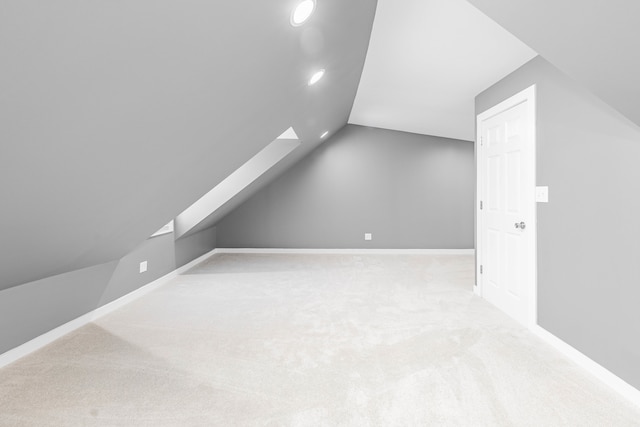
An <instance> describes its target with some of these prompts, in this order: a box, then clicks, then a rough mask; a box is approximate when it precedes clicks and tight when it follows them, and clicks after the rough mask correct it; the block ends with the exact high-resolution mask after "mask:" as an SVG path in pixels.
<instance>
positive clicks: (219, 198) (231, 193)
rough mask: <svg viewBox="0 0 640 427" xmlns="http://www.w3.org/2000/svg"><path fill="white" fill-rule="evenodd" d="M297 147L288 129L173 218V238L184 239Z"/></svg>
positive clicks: (296, 141)
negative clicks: (174, 236)
mask: <svg viewBox="0 0 640 427" xmlns="http://www.w3.org/2000/svg"><path fill="white" fill-rule="evenodd" d="M299 146H300V139H299V138H298V135H297V134H296V132H295V131H294V129H293V128H291V127H290V128H289V129H287V130H286V131H284V132H283V133H282V134H281V135H280V136H279V137H278V138H276V139H275V140H273V141H272V142H271V143H270V144H269V145H267V146H266V147H264V148H263V149H262V150H260V151H259V152H258V153H257V154H256V155H255V156H253V157H252V158H251V159H249V160H248V161H247V162H246V163H244V164H243V165H242V166H240V167H239V168H238V169H236V170H235V171H234V172H233V173H231V174H230V175H229V176H228V177H227V178H225V179H224V180H222V181H221V182H220V183H219V184H218V185H216V186H215V187H214V188H213V189H212V190H211V191H209V192H208V193H207V194H205V195H204V196H202V197H201V198H200V199H198V200H197V201H196V202H195V203H194V204H192V205H191V206H189V207H188V208H187V209H185V211H184V212H182V213H181V214H180V215H178V216H177V217H176V219H175V235H176V238H177V239H179V238H181V237H184V236H186V235H187V234H188V233H189V232H191V231H193V230H194V229H195V228H196V227H197V226H198V225H200V224H201V223H202V222H203V221H205V220H206V219H207V218H208V217H210V216H211V215H212V214H214V213H215V212H216V211H218V209H220V208H221V207H223V206H224V205H225V204H226V203H228V202H229V201H230V200H231V199H233V198H234V197H235V196H236V195H237V194H238V193H240V192H241V191H242V190H244V189H245V188H247V187H248V186H249V185H251V183H253V182H254V181H256V180H257V179H258V178H260V177H261V176H262V175H263V174H264V173H266V172H267V171H268V170H269V169H271V168H272V167H274V166H275V165H276V164H278V163H279V162H280V161H281V160H282V159H284V158H285V157H286V156H287V155H289V153H291V152H292V151H293V150H295V149H296V148H298V147H299Z"/></svg>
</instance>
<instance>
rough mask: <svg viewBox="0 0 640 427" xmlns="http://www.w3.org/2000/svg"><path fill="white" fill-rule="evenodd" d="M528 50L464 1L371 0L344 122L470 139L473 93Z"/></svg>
mask: <svg viewBox="0 0 640 427" xmlns="http://www.w3.org/2000/svg"><path fill="white" fill-rule="evenodd" d="M535 56H536V52H534V51H533V50H532V49H530V48H529V47H527V45H525V44H524V43H522V42H521V41H520V40H518V39H517V38H516V37H514V36H513V35H512V34H511V33H509V32H508V31H506V30H505V29H503V28H502V27H500V26H499V25H498V24H496V23H495V22H494V21H493V20H491V19H490V18H488V17H487V16H486V15H484V14H483V13H482V12H480V11H479V10H477V9H476V8H475V7H473V6H472V5H471V4H469V3H468V2H467V1H466V0H378V11H377V13H376V18H375V21H374V25H373V30H372V33H371V42H370V44H369V51H368V53H367V59H366V62H365V66H364V70H363V72H362V79H361V81H360V86H359V88H358V93H357V95H356V99H355V102H354V105H353V110H352V111H351V115H350V118H349V123H353V124H359V125H364V126H373V127H379V128H385V129H394V130H401V131H405V132H414V133H420V134H426V135H435V136H443V137H447V138H456V139H465V140H473V139H474V138H475V135H474V132H475V130H474V128H475V113H474V98H475V96H476V95H477V94H479V93H480V92H482V91H483V90H484V89H486V88H487V87H489V86H491V85H492V84H494V83H496V82H497V81H499V80H500V79H502V78H503V77H505V76H506V75H508V74H509V73H511V72H512V71H514V70H515V69H516V68H518V67H520V66H521V65H523V64H524V63H526V62H527V61H529V60H530V59H532V58H533V57H535Z"/></svg>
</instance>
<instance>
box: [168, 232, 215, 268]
mask: <svg viewBox="0 0 640 427" xmlns="http://www.w3.org/2000/svg"><path fill="white" fill-rule="evenodd" d="M215 247H216V228H215V227H209V228H207V229H205V230H202V231H199V232H197V233H194V234H189V235H188V236H185V237H181V238H180V239H177V240H176V248H175V251H176V267H182V266H183V265H185V264H187V263H188V262H190V261H191V260H194V259H196V258H198V257H199V256H200V255H204V254H206V253H207V252H209V251H211V250H213V249H215Z"/></svg>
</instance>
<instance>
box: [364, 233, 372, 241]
mask: <svg viewBox="0 0 640 427" xmlns="http://www.w3.org/2000/svg"><path fill="white" fill-rule="evenodd" d="M364 240H373V235H372V234H371V233H364Z"/></svg>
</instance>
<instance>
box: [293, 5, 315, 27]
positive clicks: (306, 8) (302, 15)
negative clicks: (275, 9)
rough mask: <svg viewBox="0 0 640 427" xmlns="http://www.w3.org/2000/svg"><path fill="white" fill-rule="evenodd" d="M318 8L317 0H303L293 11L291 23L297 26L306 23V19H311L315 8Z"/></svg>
mask: <svg viewBox="0 0 640 427" xmlns="http://www.w3.org/2000/svg"><path fill="white" fill-rule="evenodd" d="M315 8H316V2H315V0H303V1H301V2H300V3H299V4H298V5H297V6H296V8H295V9H293V12H291V25H293V26H294V27H297V26H299V25H302V24H304V21H306V20H307V19H309V17H310V16H311V14H312V13H313V10H314V9H315Z"/></svg>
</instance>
